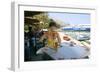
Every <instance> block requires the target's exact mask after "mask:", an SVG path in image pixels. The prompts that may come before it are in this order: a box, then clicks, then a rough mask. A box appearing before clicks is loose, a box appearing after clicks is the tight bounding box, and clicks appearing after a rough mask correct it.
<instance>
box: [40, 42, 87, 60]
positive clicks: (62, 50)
mask: <svg viewBox="0 0 100 73" xmlns="http://www.w3.org/2000/svg"><path fill="white" fill-rule="evenodd" d="M40 50H41V51H42V52H44V53H46V54H48V55H49V56H50V57H52V58H53V59H55V60H59V59H81V58H84V57H86V56H88V55H89V50H86V48H85V47H82V46H79V45H74V46H70V44H69V43H62V44H61V47H59V48H58V50H57V51H55V50H53V49H50V48H48V49H43V48H42V49H40Z"/></svg>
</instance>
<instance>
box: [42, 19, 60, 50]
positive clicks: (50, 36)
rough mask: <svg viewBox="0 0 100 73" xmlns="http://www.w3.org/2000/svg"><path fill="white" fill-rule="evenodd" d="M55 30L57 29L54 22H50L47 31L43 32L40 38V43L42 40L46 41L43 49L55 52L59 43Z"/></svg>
mask: <svg viewBox="0 0 100 73" xmlns="http://www.w3.org/2000/svg"><path fill="white" fill-rule="evenodd" d="M56 29H57V24H56V23H55V22H54V21H52V22H50V24H49V29H48V31H47V32H45V33H44V35H43V36H42V38H41V41H43V40H44V39H46V40H47V43H46V45H45V47H49V48H52V49H54V50H57V48H58V46H59V45H60V43H61V39H60V36H59V33H58V32H57V31H56Z"/></svg>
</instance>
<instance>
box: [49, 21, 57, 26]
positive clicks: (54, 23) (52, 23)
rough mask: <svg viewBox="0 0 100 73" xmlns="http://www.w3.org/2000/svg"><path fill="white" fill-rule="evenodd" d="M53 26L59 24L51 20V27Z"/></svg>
mask: <svg viewBox="0 0 100 73" xmlns="http://www.w3.org/2000/svg"><path fill="white" fill-rule="evenodd" d="M52 26H54V27H57V24H56V22H54V21H51V22H50V23H49V27H52Z"/></svg>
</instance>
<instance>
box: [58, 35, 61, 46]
mask: <svg viewBox="0 0 100 73" xmlns="http://www.w3.org/2000/svg"><path fill="white" fill-rule="evenodd" d="M57 39H58V43H59V44H61V38H60V36H59V33H57Z"/></svg>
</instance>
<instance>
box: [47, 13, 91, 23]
mask: <svg viewBox="0 0 100 73" xmlns="http://www.w3.org/2000/svg"><path fill="white" fill-rule="evenodd" d="M48 16H49V18H52V19H54V20H55V19H57V20H60V21H62V22H64V23H66V24H68V23H69V24H90V14H86V13H85V14H82V13H55V12H54V13H53V12H49V13H48Z"/></svg>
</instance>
